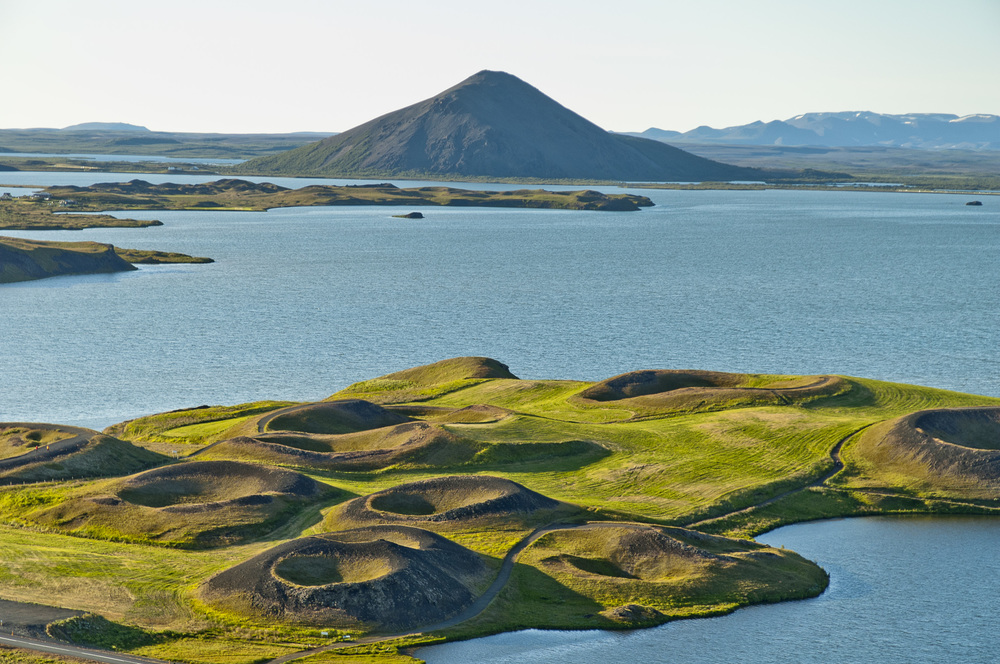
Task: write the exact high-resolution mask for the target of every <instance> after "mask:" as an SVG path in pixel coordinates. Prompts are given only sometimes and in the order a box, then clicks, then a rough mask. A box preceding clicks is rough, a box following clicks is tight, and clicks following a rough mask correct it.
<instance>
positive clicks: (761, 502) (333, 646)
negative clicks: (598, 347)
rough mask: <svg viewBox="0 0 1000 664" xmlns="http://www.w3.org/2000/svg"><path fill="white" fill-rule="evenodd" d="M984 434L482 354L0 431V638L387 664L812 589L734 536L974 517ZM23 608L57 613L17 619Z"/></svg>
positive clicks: (832, 378) (829, 382) (957, 421)
mask: <svg viewBox="0 0 1000 664" xmlns="http://www.w3.org/2000/svg"><path fill="white" fill-rule="evenodd" d="M998 440H1000V399H997V398H992V397H983V396H976V395H969V394H960V393H956V392H949V391H944V390H937V389H933V388H928V387H919V386H914V385H902V384H896V383H888V382H884V381H877V380H870V379H864V378H856V377H848V376H838V375H817V376H788V375H764V374H734V373H722V372H714V371H679V370H663V369H660V370H657V369H651V370H642V371H632V372H629V373H624V374H620V375H617V376H612V377H610V378H607V379H604V380H600V381H596V382H592V381H576V380H525V379H520V378H518V377H517V376H516V375H515V374H514V373H512V372H511V370H510V368H509V367H507V366H506V365H504V364H503V363H501V362H499V361H497V360H493V359H490V358H484V357H461V358H453V359H449V360H443V361H440V362H435V363H433V364H428V365H423V366H417V367H413V368H409V369H403V370H400V371H395V372H393V373H389V374H385V375H382V376H379V377H375V378H372V379H369V380H364V381H361V382H358V383H354V384H353V385H350V386H348V387H346V388H344V389H342V390H340V391H339V392H336V393H334V394H333V395H331V396H330V397H328V398H327V399H324V400H322V401H316V402H304V403H296V402H288V401H273V400H272V401H257V402H252V403H245V404H239V405H232V406H209V405H202V406H196V407H192V408H186V409H182V410H175V411H170V412H165V413H160V414H156V415H148V416H142V417H138V418H136V419H132V420H128V421H125V422H121V423H119V424H116V425H113V426H111V427H108V428H107V429H105V430H104V431H103V432H97V431H91V430H87V429H81V428H77V427H69V426H63V425H58V424H39V423H23V422H7V423H0V537H2V538H3V541H4V546H5V553H6V555H5V558H4V561H3V565H2V567H0V569H2V570H3V571H4V575H3V577H2V578H0V595H2V597H3V599H4V600H7V603H6V604H4V611H5V623H4V628H5V635H6V630H7V629H8V627H9V628H10V629H11V631H12V633H13V634H14V635H32V634H34V635H35V636H41V637H42V638H48V639H58V640H60V641H62V644H60V647H62V648H67V649H70V650H69V651H70V652H72V650H71V649H72V648H73V647H74V646H72V645H67V642H68V643H72V644H78V645H82V646H90V647H97V648H103V649H106V650H112V649H114V650H118V651H119V652H121V651H126V652H128V653H129V654H131V655H138V656H146V657H154V658H157V659H159V660H175V661H198V662H205V663H207V664H216V663H218V664H223V663H225V664H251V663H257V662H273V663H277V662H284V661H290V660H293V659H301V660H302V661H304V662H309V663H312V662H315V663H317V664H318V663H319V662H331V661H341V659H342V658H343V660H344V661H352V662H370V663H371V664H403V663H405V662H415V661H416V660H413V659H411V658H410V657H409V656H408V654H407V653H409V652H410V651H411V649H412V648H414V647H417V646H420V645H426V644H430V643H440V642H442V641H444V640H449V639H461V638H470V637H474V636H481V635H485V634H491V633H497V632H503V631H510V630H517V629H524V628H532V627H534V628H549V629H584V628H587V629H630V628H636V627H645V626H652V625H657V624H662V623H664V622H667V621H670V620H676V619H681V618H689V617H697V616H709V615H718V614H722V613H726V612H730V611H734V610H736V609H738V608H739V607H742V606H747V605H749V604H755V603H765V602H776V601H782V600H788V599H793V598H802V597H811V596H815V595H817V594H819V593H821V592H823V590H824V589H825V588H826V586H827V583H828V579H827V575H826V572H825V571H824V570H822V569H821V568H820V567H818V566H817V565H816V564H814V563H812V562H810V561H808V560H806V559H804V558H802V557H801V556H799V555H797V554H795V553H794V552H792V551H789V550H785V549H775V548H773V547H768V546H765V545H762V544H760V543H758V542H755V541H754V540H753V539H752V538H753V537H754V536H756V535H757V534H760V533H762V532H765V531H767V530H770V529H772V528H775V527H777V526H779V525H784V524H788V523H794V522H798V521H804V520H810V519H820V518H829V517H839V516H854V515H873V514H990V515H998V514H1000V444H998V442H997V441H998ZM3 579H10V580H15V581H12V582H8V581H3ZM16 602H25V603H28V602H31V603H34V604H24V605H19V604H15V603H16ZM38 604H43V605H58V606H59V607H61V608H59V609H58V610H53V611H52V612H50V613H49V614H46V615H51V616H52V617H51V618H46V619H45V620H42V619H39V618H38V617H37V616H38V615H39V611H38V610H37V608H34V609H31V610H28V609H24V610H23V611H22V610H19V609H18V607H19V606H22V607H24V606H26V607H29V609H30V608H31V607H37V605H38ZM32 621H34V622H32ZM76 652H79V651H76ZM81 656H83V657H86V656H87V655H86V653H83V654H82V655H81ZM303 658H304V659H303Z"/></svg>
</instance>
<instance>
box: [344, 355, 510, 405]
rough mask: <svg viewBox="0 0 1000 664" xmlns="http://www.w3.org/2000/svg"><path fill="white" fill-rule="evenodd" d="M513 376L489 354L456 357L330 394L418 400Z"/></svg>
mask: <svg viewBox="0 0 1000 664" xmlns="http://www.w3.org/2000/svg"><path fill="white" fill-rule="evenodd" d="M496 378H505V379H509V380H516V379H517V376H515V375H514V374H512V373H511V372H510V369H509V368H508V367H507V365H506V364H503V363H502V362H498V361H497V360H493V359H490V358H488V357H455V358H452V359H449V360H441V361H440V362H434V363H432V364H425V365H423V366H419V367H413V368H412V369H404V370H403V371H397V372H395V373H391V374H387V375H385V376H380V377H379V378H374V379H372V380H366V381H361V382H359V383H354V384H353V385H350V386H348V387H347V388H345V389H344V390H342V391H340V392H338V393H337V394H335V395H333V396H332V397H330V399H334V398H346V397H350V396H356V397H359V398H364V399H368V400H370V401H375V402H377V403H403V402H406V401H421V400H423V399H427V398H430V397H433V396H436V395H439V394H442V393H445V392H449V391H453V390H456V389H461V388H463V387H468V386H469V385H474V384H476V383H477V382H479V381H483V380H489V379H496Z"/></svg>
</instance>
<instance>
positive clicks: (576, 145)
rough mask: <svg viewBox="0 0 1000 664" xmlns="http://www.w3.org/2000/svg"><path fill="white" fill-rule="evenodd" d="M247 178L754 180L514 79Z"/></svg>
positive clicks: (480, 82)
mask: <svg viewBox="0 0 1000 664" xmlns="http://www.w3.org/2000/svg"><path fill="white" fill-rule="evenodd" d="M236 170H237V172H240V173H245V174H255V175H272V174H273V175H279V174H280V175H313V176H324V177H400V176H403V177H407V176H425V177H427V176H433V177H438V178H440V177H449V178H463V177H484V178H532V179H541V180H549V181H552V180H563V179H566V180H630V181H678V180H681V181H692V180H695V181H703V180H746V179H760V177H761V174H760V173H759V172H758V171H756V170H754V169H749V168H742V167H737V166H730V165H728V164H722V163H719V162H716V161H711V160H709V159H704V158H702V157H696V156H695V155H693V154H690V153H688V152H685V151H683V150H680V149H678V148H674V147H671V146H668V145H665V144H664V143H661V142H658V141H655V140H647V139H645V138H636V137H632V136H625V135H621V134H612V133H609V132H607V131H605V130H603V129H601V128H600V127H598V126H597V125H595V124H594V123H592V122H590V121H589V120H586V119H584V118H583V117H581V116H579V115H577V114H576V113H574V112H573V111H571V110H569V109H567V108H565V107H564V106H561V105H560V104H558V103H557V102H556V101H554V100H553V99H551V98H549V97H547V96H546V95H544V94H543V93H542V92H540V91H539V90H537V89H536V88H534V87H532V86H530V85H528V84H527V83H525V82H524V81H522V80H520V79H519V78H517V77H516V76H512V75H510V74H507V73H504V72H497V71H481V72H479V73H478V74H475V75H473V76H471V77H470V78H468V79H466V80H464V81H462V82H461V83H459V84H458V85H456V86H454V87H451V88H449V89H447V90H445V91H444V92H441V93H440V94H437V95H435V96H433V97H431V98H430V99H426V100H424V101H422V102H419V103H417V104H413V105H412V106H407V107H406V108H402V109H400V110H397V111H393V112H392V113H388V114H386V115H383V116H381V117H378V118H375V119H374V120H370V121H368V122H366V123H364V124H362V125H359V126H357V127H354V128H353V129H349V130H347V131H345V132H343V133H341V134H337V135H335V136H330V137H329V138H326V139H323V140H322V141H318V142H316V143H311V144H309V145H304V146H302V147H300V148H297V149H294V150H290V151H288V152H285V153H282V154H276V155H269V156H265V157H259V158H257V159H252V160H250V161H248V162H245V163H243V164H240V165H239V166H237V167H236Z"/></svg>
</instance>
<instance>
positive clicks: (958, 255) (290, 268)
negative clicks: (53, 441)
mask: <svg viewBox="0 0 1000 664" xmlns="http://www.w3.org/2000/svg"><path fill="white" fill-rule="evenodd" d="M16 175H19V176H25V177H30V174H16ZM42 175H46V176H52V175H57V174H42ZM103 175H104V176H105V177H107V174H103ZM299 184H305V183H299ZM645 193H648V194H649V195H650V196H652V197H653V198H654V200H655V201H656V203H657V205H656V207H653V208H648V209H644V210H642V211H640V212H631V213H606V212H571V211H543V210H502V209H461V208H422V209H421V211H422V212H423V213H424V214H425V215H426V217H427V218H426V219H425V220H423V221H410V220H402V219H393V218H392V217H391V215H392V214H394V213H398V212H399V211H400V210H399V209H397V208H378V207H347V208H344V207H340V208H292V209H282V210H273V211H270V212H267V213H252V212H246V213H244V212H162V211H161V212H132V213H130V215H131V216H134V217H143V218H147V217H148V218H157V219H160V220H162V221H163V222H164V223H165V226H162V227H154V228H148V229H100V230H88V231H61V232H47V233H46V232H11V233H9V234H10V235H18V236H23V237H34V238H39V239H52V240H85V239H86V240H98V241H102V242H110V243H113V244H116V245H118V246H123V247H132V248H156V249H162V250H167V251H181V252H184V253H189V254H194V255H202V256H210V257H212V258H215V259H216V260H217V262H216V263H214V264H211V265H190V266H150V267H144V268H142V269H141V270H139V271H138V272H131V273H123V274H116V275H104V276H81V277H60V278H55V279H46V280H42V281H35V282H27V283H22V284H12V285H6V286H3V287H0V311H2V312H3V313H2V316H0V367H2V375H3V385H2V387H0V421H2V420H43V421H53V422H62V423H67V424H78V425H83V426H91V427H104V426H107V425H109V424H112V423H114V422H117V421H121V420H123V419H126V418H130V417H136V416H138V415H142V414H146V413H150V412H160V411H164V410H169V409H173V408H181V407H186V406H196V405H200V404H205V403H207V404H219V403H222V404H229V403H239V402H244V401H250V400H255V399H261V398H281V399H292V400H306V399H318V398H322V397H325V396H327V395H329V394H331V393H333V392H335V391H336V390H338V389H340V388H342V387H344V386H346V385H348V384H350V383H351V382H354V381H357V380H362V379H366V378H371V377H374V376H377V375H381V374H384V373H387V372H389V371H395V370H398V369H402V368H405V367H409V366H413V365H417V364H422V363H426V362H431V361H435V360H439V359H443V358H446V357H452V356H456V355H487V356H490V357H495V358H497V359H499V360H501V361H503V362H505V363H507V364H509V365H510V367H511V369H512V371H513V372H514V373H515V374H517V375H519V376H522V377H529V378H574V379H589V380H599V379H603V378H606V377H609V376H612V375H615V374H618V373H622V372H625V371H631V370H634V369H644V368H700V369H713V370H720V371H741V372H775V373H793V374H813V373H840V374H848V375H858V376H867V377H872V378H880V379H885V380H894V381H902V382H911V383H920V384H927V385H933V386H937V387H944V388H950V389H956V390H962V391H968V392H977V393H982V394H990V395H1000V355H998V354H997V353H996V349H997V348H1000V326H998V325H997V324H996V322H997V311H998V307H1000V280H998V279H997V278H996V276H997V260H998V255H1000V253H998V252H1000V215H998V211H997V210H998V208H997V206H996V205H993V204H992V203H993V201H992V200H991V199H987V204H986V205H984V206H983V207H981V208H972V207H966V206H965V205H964V202H965V197H963V196H954V195H919V194H891V193H866V192H810V191H748V192H741V191H647V192H645ZM408 210H409V208H407V211H408Z"/></svg>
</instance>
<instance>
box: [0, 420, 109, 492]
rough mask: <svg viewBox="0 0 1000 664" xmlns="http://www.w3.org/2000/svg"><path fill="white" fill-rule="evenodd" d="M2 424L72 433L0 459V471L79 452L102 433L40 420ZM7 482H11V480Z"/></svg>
mask: <svg viewBox="0 0 1000 664" xmlns="http://www.w3.org/2000/svg"><path fill="white" fill-rule="evenodd" d="M0 426H2V427H4V428H14V427H18V428H25V429H44V430H46V431H58V432H60V433H66V434H70V437H69V438H63V439H62V440H58V441H56V442H54V443H48V444H47V445H39V446H38V447H37V448H33V449H31V450H29V451H27V452H25V453H24V454H19V455H17V456H13V457H8V458H6V459H0V473H2V472H4V471H8V470H14V469H16V468H21V467H23V466H27V465H30V464H33V463H38V462H39V461H52V460H53V459H57V458H59V457H61V456H66V455H67V454H73V453H74V452H78V451H80V450H81V449H83V447H84V446H85V445H86V444H87V443H88V442H90V439H91V438H93V437H94V436H98V435H100V432H98V431H94V430H92V429H83V428H81V427H70V426H64V425H62V424H42V423H39V422H0ZM6 483H7V484H9V482H6Z"/></svg>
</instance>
